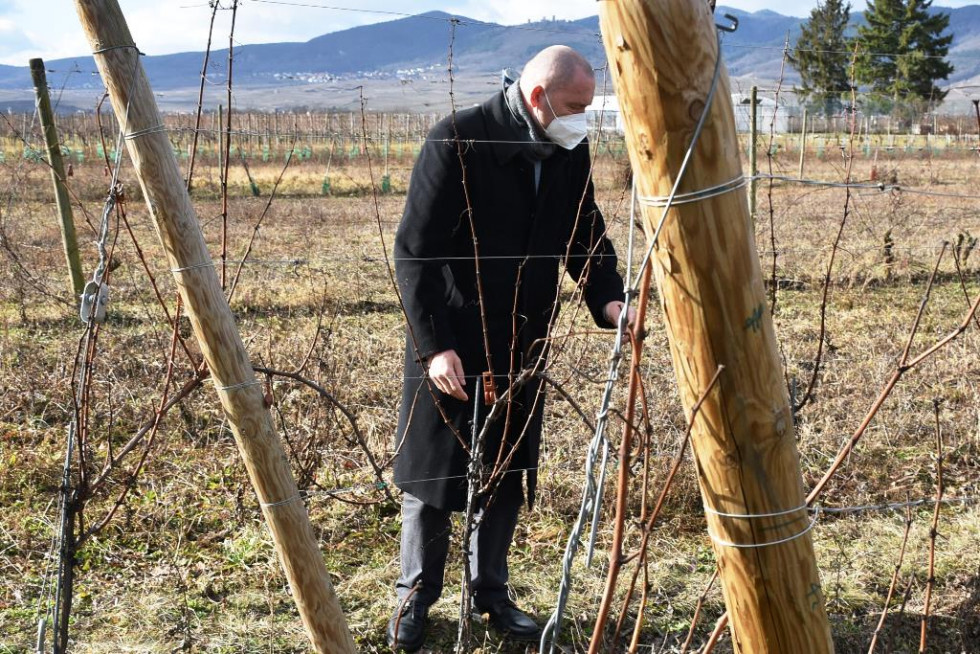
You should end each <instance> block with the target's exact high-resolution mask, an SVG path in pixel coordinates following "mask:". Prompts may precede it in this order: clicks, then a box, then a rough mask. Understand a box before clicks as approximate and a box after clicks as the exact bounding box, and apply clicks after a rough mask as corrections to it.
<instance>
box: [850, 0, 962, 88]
mask: <svg viewBox="0 0 980 654" xmlns="http://www.w3.org/2000/svg"><path fill="white" fill-rule="evenodd" d="M931 6H932V0H868V9H867V11H866V12H865V14H864V17H865V19H866V20H867V22H868V24H867V26H861V27H859V28H858V36H857V43H858V49H859V56H858V59H857V71H856V72H857V79H858V81H860V82H861V83H864V84H868V85H870V87H871V90H872V92H874V93H876V94H878V95H880V96H883V97H885V98H888V99H890V100H891V101H892V102H894V103H895V104H896V105H902V104H909V103H913V104H915V103H916V102H915V101H917V100H918V101H920V102H926V103H938V102H940V101H942V99H943V98H944V97H945V95H946V93H945V92H944V91H940V90H939V87H937V86H936V82H937V81H939V80H944V79H947V78H948V77H949V75H950V74H951V73H952V72H953V65H952V64H950V63H949V61H947V60H946V55H947V54H949V46H950V44H951V43H952V42H953V36H952V35H951V34H945V32H946V30H947V28H948V27H949V14H945V13H931V12H930V11H929V8H930V7H931Z"/></svg>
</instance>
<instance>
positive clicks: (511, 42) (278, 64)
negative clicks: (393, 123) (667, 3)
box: [0, 6, 980, 110]
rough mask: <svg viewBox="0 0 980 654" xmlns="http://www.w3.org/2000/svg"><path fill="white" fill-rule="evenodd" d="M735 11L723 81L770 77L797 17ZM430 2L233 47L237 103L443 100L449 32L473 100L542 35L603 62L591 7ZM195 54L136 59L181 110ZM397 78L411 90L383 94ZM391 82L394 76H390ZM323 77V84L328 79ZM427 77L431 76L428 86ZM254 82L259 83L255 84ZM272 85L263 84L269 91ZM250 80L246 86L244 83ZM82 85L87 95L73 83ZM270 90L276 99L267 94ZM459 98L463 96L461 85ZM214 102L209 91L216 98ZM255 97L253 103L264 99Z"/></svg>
mask: <svg viewBox="0 0 980 654" xmlns="http://www.w3.org/2000/svg"><path fill="white" fill-rule="evenodd" d="M937 11H948V12H950V14H951V17H952V20H951V29H952V30H953V33H954V41H953V47H952V49H951V52H950V59H951V60H952V62H953V64H954V66H955V71H954V73H953V75H952V77H951V78H950V80H949V83H950V84H952V85H964V84H966V83H969V82H970V81H973V80H975V79H976V78H978V77H980V6H968V7H963V8H958V9H947V8H942V9H941V10H937ZM718 13H719V14H723V13H730V14H732V15H733V16H735V17H736V18H738V20H739V28H738V31H736V32H735V33H733V34H726V35H725V36H724V39H723V51H724V54H725V62H726V64H727V66H728V70H729V74H730V76H731V78H732V80H733V86H734V87H736V88H737V87H739V86H743V87H744V86H747V85H749V84H753V83H759V84H762V85H767V84H769V85H772V84H774V83H775V82H776V81H777V80H778V79H779V78H780V74H781V69H783V51H784V48H785V44H786V43H787V41H789V43H792V42H793V41H795V39H796V38H797V36H798V35H799V31H800V25H801V24H802V22H803V20H802V19H799V18H795V17H791V16H783V15H781V14H779V13H776V12H774V11H769V10H763V11H757V12H751V13H750V12H745V11H740V10H737V9H731V8H727V7H719V8H718ZM450 18H452V16H451V15H450V14H447V13H444V12H429V13H425V14H420V15H418V16H412V17H407V18H400V19H397V20H392V21H386V22H381V23H376V24H373V25H365V26H361V27H355V28H352V29H347V30H342V31H339V32H333V33H329V34H324V35H322V36H319V37H316V38H314V39H311V40H310V41H307V42H305V43H265V44H253V45H243V46H241V47H238V48H236V49H235V68H234V77H235V80H234V82H235V86H236V88H238V89H239V90H240V92H241V93H240V96H239V103H240V105H242V106H256V107H257V108H271V107H276V108H288V107H293V108H295V107H304V106H307V107H309V106H316V107H329V106H345V105H349V104H351V103H352V102H353V99H352V98H353V96H351V95H350V94H346V95H344V94H342V95H341V96H336V97H335V94H334V95H331V94H330V93H329V92H330V91H332V90H336V87H338V86H343V85H344V83H347V84H346V87H350V86H352V85H351V84H350V83H349V82H351V81H354V80H356V81H357V82H358V83H365V88H366V89H371V93H372V95H373V98H374V100H375V103H376V104H377V103H380V104H379V106H381V105H384V108H394V107H399V108H406V109H415V110H421V109H424V108H426V107H436V106H439V104H440V103H444V102H446V99H445V97H442V96H446V95H447V94H446V92H445V89H443V88H441V87H438V84H445V82H446V75H445V69H446V66H447V63H448V61H449V55H450V40H451V39H452V41H453V45H452V57H453V65H454V71H455V78H456V81H457V82H458V83H459V84H460V88H461V89H462V90H463V93H464V95H466V94H472V96H473V97H474V98H475V97H477V96H478V95H480V94H482V93H483V92H484V91H485V88H486V86H487V85H489V84H494V83H495V81H491V80H495V79H496V73H497V71H499V70H501V69H503V68H507V67H511V68H520V66H521V65H522V64H523V62H524V61H526V60H527V59H528V57H529V56H530V55H531V54H533V53H534V52H536V51H537V50H539V49H540V48H541V47H542V45H544V44H546V43H565V44H567V45H570V46H572V47H575V48H576V49H578V50H580V51H581V52H583V53H584V54H585V55H586V56H587V57H588V58H589V59H590V60H591V61H593V62H596V64H597V65H601V64H602V63H604V59H605V56H604V53H603V50H602V45H601V42H600V40H599V38H598V37H597V35H598V33H599V21H598V17H597V16H592V17H589V18H585V19H582V20H578V21H542V22H536V23H527V24H523V25H497V24H493V23H483V22H480V21H475V20H472V19H469V18H465V17H457V18H458V22H457V23H456V27H455V30H453V28H452V23H451V22H450ZM861 21H863V14H862V13H860V12H858V13H855V14H854V15H853V16H852V26H855V25H857V24H859V23H860V22H861ZM227 58H228V52H227V50H216V51H214V52H213V53H212V56H211V59H210V64H209V67H208V79H209V81H210V82H211V85H210V86H212V87H214V89H212V92H216V89H217V88H219V87H220V86H221V85H222V84H223V82H224V80H225V75H226V69H227ZM202 61H203V52H183V53H177V54H167V55H158V56H147V57H146V58H145V59H144V65H145V67H146V70H147V73H148V75H149V77H150V81H151V83H152V84H153V87H154V89H155V90H156V91H157V92H158V93H159V94H161V96H162V97H163V100H162V102H163V104H164V105H168V103H169V104H170V106H169V108H188V107H189V106H191V105H193V104H194V103H195V101H196V94H195V93H192V92H191V90H192V89H194V88H195V87H196V86H197V80H198V79H199V78H200V68H201V62H202ZM46 63H47V67H48V68H49V70H51V71H52V72H51V73H50V78H51V79H50V84H51V86H52V87H58V88H59V89H61V88H62V86H63V88H64V90H65V92H66V93H67V95H66V99H67V100H71V102H68V103H66V104H68V105H79V106H90V105H91V102H89V101H88V100H87V98H89V97H91V95H92V92H98V91H99V90H101V88H102V86H101V82H100V81H99V79H98V78H97V76H96V75H94V74H93V71H94V70H95V65H94V62H93V61H92V59H91V57H75V58H68V59H59V60H53V61H48V62H46ZM782 75H783V79H784V82H786V83H788V84H790V85H791V84H793V83H794V82H796V81H797V79H798V77H797V75H796V72H795V71H794V70H793V69H792V68H791V67H789V66H786V67H785V69H784V70H783V73H782ZM382 82H383V83H385V84H387V85H388V86H391V87H392V88H396V87H398V86H399V84H400V85H401V86H403V87H409V88H410V89H411V92H407V91H405V89H402V92H400V93H397V92H392V90H391V89H390V88H383V89H382V88H380V87H381V85H380V83H382ZM392 82H397V84H392ZM372 84H373V86H372ZM331 85H332V86H331ZM434 85H435V86H434ZM260 89H261V92H260V91H259V90H260ZM270 89H271V91H270ZM250 90H251V92H250ZM30 91H31V85H30V77H29V75H28V71H27V67H26V66H25V67H16V66H0V92H2V93H0V105H3V107H4V108H5V109H6V108H11V109H14V110H16V109H19V108H20V107H21V106H22V104H23V102H25V101H28V102H29V101H30V100H31V95H30ZM85 91H88V92H89V93H88V94H85V93H84V92H85ZM272 96H276V97H272ZM466 97H467V98H468V97H469V96H468V95H466ZM216 101H217V100H216ZM263 105H264V106H263Z"/></svg>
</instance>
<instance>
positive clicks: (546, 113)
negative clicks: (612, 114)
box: [519, 45, 595, 128]
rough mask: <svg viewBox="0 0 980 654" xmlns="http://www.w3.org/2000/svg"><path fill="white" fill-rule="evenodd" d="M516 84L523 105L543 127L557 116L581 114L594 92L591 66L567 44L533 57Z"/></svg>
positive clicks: (549, 48)
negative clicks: (518, 87) (518, 86)
mask: <svg viewBox="0 0 980 654" xmlns="http://www.w3.org/2000/svg"><path fill="white" fill-rule="evenodd" d="M519 83H520V87H521V95H522V96H523V98H524V104H525V105H526V106H527V108H528V111H529V113H530V114H531V115H532V116H534V117H535V119H536V120H537V121H538V123H539V124H540V125H541V127H542V128H547V127H548V125H549V124H550V123H551V121H552V120H554V119H555V117H556V116H567V115H570V114H578V113H582V112H584V111H585V108H586V107H587V106H588V105H589V104H591V102H592V96H593V94H594V93H595V73H594V72H593V70H592V66H591V65H590V64H589V62H588V61H587V60H586V59H585V57H583V56H582V55H580V54H579V53H578V52H576V51H575V50H572V49H571V48H569V47H568V46H567V45H553V46H550V47H548V48H545V49H544V50H542V51H541V52H539V53H538V54H536V55H534V57H532V58H531V60H530V61H528V62H527V64H526V65H525V66H524V71H523V72H522V73H521V79H520V82H519Z"/></svg>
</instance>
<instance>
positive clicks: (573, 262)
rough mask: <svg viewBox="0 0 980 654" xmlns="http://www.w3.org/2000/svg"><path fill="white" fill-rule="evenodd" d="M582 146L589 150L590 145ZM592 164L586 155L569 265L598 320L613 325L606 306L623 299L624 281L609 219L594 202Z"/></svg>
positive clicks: (599, 322)
mask: <svg viewBox="0 0 980 654" xmlns="http://www.w3.org/2000/svg"><path fill="white" fill-rule="evenodd" d="M579 147H580V148H582V147H583V146H579ZM583 149H584V150H585V151H586V152H588V147H587V146H586V147H584V148H583ZM589 168H590V166H589V161H588V158H587V157H586V158H585V159H584V163H582V164H581V168H580V169H583V170H584V171H585V174H584V175H583V179H584V182H583V183H584V185H585V195H584V197H583V198H582V202H581V210H580V211H579V213H578V216H577V218H576V221H575V229H574V231H573V232H572V241H571V243H570V244H569V250H568V251H569V255H570V256H569V258H568V262H567V265H566V268H567V270H568V272H569V274H570V275H571V276H572V279H574V280H575V281H577V282H579V283H580V284H581V285H582V288H583V294H584V296H585V304H586V306H587V307H588V308H589V312H590V313H591V314H592V319H593V320H594V321H595V324H596V325H598V326H599V327H607V328H614V327H615V326H616V325H615V324H613V323H611V322H609V320H607V319H606V316H605V314H604V312H603V310H604V309H605V307H606V305H607V304H608V303H609V302H612V301H613V300H622V299H623V297H624V284H623V278H622V277H621V276H620V275H619V273H618V272H617V270H616V266H617V258H616V250H615V248H613V244H612V242H611V241H610V240H609V239H608V238H606V223H605V221H604V220H603V219H602V212H600V211H599V207H598V206H596V203H595V189H594V187H593V185H592V178H591V177H590V176H589V174H588V171H589ZM580 188H581V187H580Z"/></svg>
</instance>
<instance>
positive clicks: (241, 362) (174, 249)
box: [75, 0, 355, 654]
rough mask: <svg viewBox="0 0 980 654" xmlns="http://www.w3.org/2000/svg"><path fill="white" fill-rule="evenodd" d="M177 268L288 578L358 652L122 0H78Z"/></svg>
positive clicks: (332, 631)
mask: <svg viewBox="0 0 980 654" xmlns="http://www.w3.org/2000/svg"><path fill="white" fill-rule="evenodd" d="M75 7H76V9H77V10H78V15H79V18H80V20H81V23H82V27H83V28H84V30H85V33H86V35H87V36H88V38H89V42H90V43H91V44H92V49H93V51H95V53H96V54H95V60H96V64H97V65H98V67H99V72H100V73H101V74H102V78H103V80H104V81H105V84H106V87H107V88H108V90H109V95H110V98H111V101H112V106H113V109H114V110H115V114H116V115H117V116H119V117H120V120H121V121H124V122H125V132H126V134H127V137H126V145H127V147H128V149H129V155H130V158H131V159H132V161H133V166H134V168H135V170H136V174H137V176H138V178H139V182H140V187H141V188H142V189H143V194H144V196H145V197H146V202H147V205H148V207H149V211H150V215H151V216H152V217H153V219H154V221H155V222H156V226H157V231H158V233H159V235H160V240H161V241H162V242H163V246H164V250H165V251H166V253H167V258H168V260H169V263H170V267H171V268H172V269H173V270H174V271H175V273H174V274H175V277H176V281H177V286H178V289H179V290H180V293H181V296H182V297H183V301H184V306H185V307H186V309H187V314H188V316H189V317H190V319H191V324H192V326H193V328H194V333H195V335H196V336H197V339H198V341H199V342H200V346H201V351H202V353H203V354H204V357H205V359H206V360H207V363H208V367H209V368H210V370H211V376H212V377H213V379H214V383H215V386H216V388H217V390H218V397H219V398H220V400H221V405H222V408H223V409H224V411H225V414H226V415H227V417H228V422H229V423H230V425H231V428H232V431H233V432H234V434H235V440H236V442H237V443H238V447H239V450H240V451H241V454H242V458H243V459H244V460H245V467H246V468H247V470H248V474H249V477H250V479H251V481H252V485H253V486H254V488H255V492H256V494H257V495H258V500H259V502H260V504H261V506H262V511H263V513H264V514H265V519H266V523H267V524H268V526H269V530H270V531H271V532H272V538H273V541H274V542H275V545H276V550H277V552H278V553H279V558H280V561H281V563H282V566H283V569H284V571H285V574H286V578H287V579H288V580H289V585H290V587H291V588H292V592H293V597H294V599H295V600H296V605H297V607H298V609H299V613H300V616H301V617H302V619H303V623H304V625H305V626H306V630H307V633H308V635H309V637H310V640H311V642H312V644H313V647H314V648H315V650H316V651H317V652H330V653H334V652H336V653H345V654H346V653H353V652H354V651H355V650H354V641H353V639H352V638H351V635H350V632H349V631H348V629H347V623H346V621H345V620H344V615H343V613H342V612H341V609H340V605H339V603H338V602H337V598H336V596H335V595H334V592H333V587H332V585H331V583H330V577H329V575H328V574H327V570H326V567H325V566H324V563H323V557H322V556H321V554H320V550H319V548H318V547H317V542H316V538H315V536H314V534H313V529H312V527H311V526H310V521H309V517H308V516H307V513H306V507H305V506H304V504H303V501H302V498H300V496H299V491H298V489H297V487H296V482H295V480H294V479H293V476H292V474H291V472H290V469H289V464H288V462H287V460H286V456H285V454H284V452H283V450H282V445H281V443H280V441H279V435H278V434H277V433H276V430H275V427H274V426H273V423H272V418H271V416H270V414H269V411H268V409H267V408H266V406H265V403H264V396H263V391H262V387H261V386H260V385H259V384H258V382H257V381H256V379H255V373H254V372H253V370H252V366H251V363H250V362H249V360H248V354H247V352H246V351H245V347H244V345H243V343H242V340H241V336H240V335H239V332H238V328H237V326H236V325H235V321H234V317H233V316H232V313H231V309H230V308H229V307H228V303H227V301H226V300H225V297H224V294H223V293H222V292H221V285H220V284H219V283H218V277H217V274H216V271H215V269H214V264H213V261H212V259H211V255H210V254H209V253H208V250H207V247H206V245H205V243H204V237H203V235H202V233H201V228H200V226H199V222H198V219H197V216H196V215H195V212H194V208H193V206H192V205H191V201H190V197H189V196H188V194H187V189H186V186H185V185H184V182H183V180H182V179H181V176H180V170H179V168H178V167H177V161H176V158H175V157H174V154H173V149H172V148H171V146H170V140H169V138H168V137H167V134H166V133H165V132H163V131H161V130H160V129H159V127H160V125H161V119H160V112H159V111H158V109H157V106H156V101H155V100H154V98H153V92H152V89H151V88H150V85H149V82H148V81H147V79H146V75H145V73H144V71H143V66H142V65H141V64H140V62H139V58H138V57H139V55H138V52H137V50H136V47H135V45H134V44H133V38H132V36H131V35H130V32H129V28H128V27H127V25H126V22H125V19H124V17H123V15H122V12H121V11H120V9H119V4H118V2H117V0H75Z"/></svg>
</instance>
